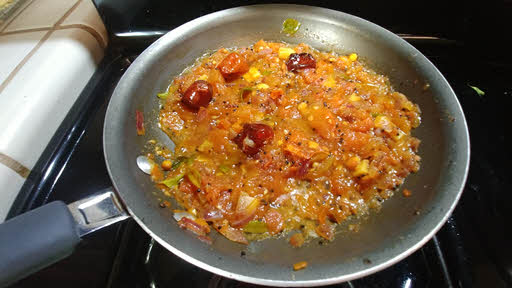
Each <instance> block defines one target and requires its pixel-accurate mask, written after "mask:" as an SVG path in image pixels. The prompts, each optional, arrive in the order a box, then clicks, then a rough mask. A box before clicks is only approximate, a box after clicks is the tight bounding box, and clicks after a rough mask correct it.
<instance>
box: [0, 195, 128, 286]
mask: <svg viewBox="0 0 512 288" xmlns="http://www.w3.org/2000/svg"><path fill="white" fill-rule="evenodd" d="M128 217H129V216H128V215H127V213H126V212H125V211H124V209H123V207H122V206H121V204H120V203H119V201H118V200H117V198H116V195H115V194H114V192H112V190H111V189H108V190H106V191H102V192H100V193H97V194H95V195H93V196H91V197H89V198H87V199H83V200H80V201H77V202H74V203H72V204H70V205H69V206H67V205H66V204H64V203H63V202H61V201H56V202H51V203H49V204H46V205H44V206H41V207H39V208H37V209H34V210H31V211H29V212H27V213H25V214H22V215H20V216H17V217H15V218H12V219H9V220H7V221H6V222H4V223H2V224H0V287H4V286H7V285H9V284H12V283H14V282H15V281H17V280H19V279H22V278H23V277H25V276H28V275H30V274H32V273H34V272H37V271H39V270H41V269H43V268H44V267H47V266H49V265H51V264H53V263H55V262H57V261H59V260H61V259H63V258H65V257H67V256H69V255H70V254H71V253H72V252H73V250H74V249H75V247H76V245H77V244H78V243H79V242H80V237H81V236H84V235H86V234H88V233H91V232H93V231H95V230H98V229H101V228H102V227H105V226H108V225H110V224H113V223H115V222H118V221H120V220H123V219H126V218H128Z"/></svg>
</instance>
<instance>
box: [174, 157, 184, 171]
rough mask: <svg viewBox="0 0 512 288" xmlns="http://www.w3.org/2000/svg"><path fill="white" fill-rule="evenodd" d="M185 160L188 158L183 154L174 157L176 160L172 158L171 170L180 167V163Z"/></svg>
mask: <svg viewBox="0 0 512 288" xmlns="http://www.w3.org/2000/svg"><path fill="white" fill-rule="evenodd" d="M187 160H188V158H187V157H185V156H180V157H178V158H176V160H174V162H172V166H171V169H172V170H176V169H178V167H180V165H181V164H183V163H184V162H185V161H187Z"/></svg>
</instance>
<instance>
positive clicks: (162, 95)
mask: <svg viewBox="0 0 512 288" xmlns="http://www.w3.org/2000/svg"><path fill="white" fill-rule="evenodd" d="M156 96H157V97H158V98H160V99H162V100H164V99H167V96H169V92H164V93H158V94H156Z"/></svg>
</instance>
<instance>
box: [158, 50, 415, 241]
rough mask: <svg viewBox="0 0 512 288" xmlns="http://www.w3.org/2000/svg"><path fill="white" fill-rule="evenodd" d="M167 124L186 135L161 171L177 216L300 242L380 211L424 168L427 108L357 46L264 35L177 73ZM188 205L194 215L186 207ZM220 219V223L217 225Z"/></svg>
mask: <svg viewBox="0 0 512 288" xmlns="http://www.w3.org/2000/svg"><path fill="white" fill-rule="evenodd" d="M159 97H160V98H162V99H163V100H162V107H161V111H160V119H159V121H160V125H161V128H162V129H163V131H165V132H166V133H167V134H168V135H169V137H170V138H171V139H172V140H173V141H174V142H175V143H176V148H175V151H174V153H170V152H169V151H168V150H167V151H165V149H164V150H163V152H162V151H159V155H163V156H164V158H166V160H165V161H163V162H162V163H161V165H160V166H156V167H155V168H154V169H153V173H152V177H153V180H154V181H155V182H157V183H158V184H157V185H158V186H159V187H160V188H161V189H162V190H163V191H164V192H165V194H167V195H169V196H172V197H174V198H175V199H176V200H177V201H178V203H180V205H182V206H183V207H184V208H185V209H184V211H181V212H180V211H176V217H175V218H176V219H177V220H178V224H179V225H180V226H181V227H182V228H184V229H187V230H190V231H192V232H194V233H195V234H197V235H198V236H199V237H200V239H203V240H204V241H207V242H208V241H210V240H209V238H208V233H209V232H210V227H213V228H214V229H216V230H218V231H219V232H220V233H221V234H222V235H224V236H226V237H227V238H228V239H230V240H232V241H235V242H239V243H247V242H248V239H249V240H251V239H262V238H266V237H270V236H276V235H280V234H281V233H283V232H287V231H297V232H299V233H296V234H295V235H293V236H292V237H291V238H290V243H291V244H292V245H294V246H301V245H302V244H303V243H304V240H305V239H306V240H307V239H308V238H310V237H316V236H320V237H323V238H325V239H328V240H332V239H333V237H334V227H335V225H336V223H341V222H342V221H343V220H345V219H346V218H347V217H349V216H351V215H362V214H365V213H367V212H368V210H369V209H370V208H378V207H379V205H380V202H381V201H383V199H386V198H389V197H390V196H391V195H392V194H393V191H394V190H395V189H396V188H397V187H398V186H399V185H400V184H402V183H403V181H404V178H405V177H406V176H407V175H408V174H409V173H411V172H415V171H417V170H418V169H419V160H420V157H419V156H418V155H416V154H415V152H416V151H417V149H418V145H419V143H420V141H419V140H418V139H416V138H414V137H412V136H411V130H412V129H413V128H415V127H417V126H418V125H419V124H420V110H419V108H418V106H417V105H415V104H413V103H412V102H411V101H409V100H408V99H407V98H406V96H405V95H403V94H401V93H399V92H397V91H395V90H394V89H393V87H391V85H390V83H389V81H388V78H386V77H385V76H383V75H379V74H377V73H375V72H374V71H372V70H370V69H369V68H368V67H366V66H365V65H364V64H363V63H361V62H360V61H359V60H358V56H357V54H350V55H347V56H340V55H337V54H334V53H323V52H319V51H316V50H314V49H312V48H311V47H309V46H308V45H305V44H300V45H297V46H292V45H288V44H285V43H270V42H265V41H259V42H257V43H255V44H254V45H253V46H252V47H248V48H237V49H231V50H228V49H220V50H218V51H216V52H215V53H213V54H211V55H206V56H204V57H202V58H200V59H199V60H198V61H197V62H196V63H195V64H194V65H193V66H192V67H190V68H188V69H187V70H186V71H185V72H184V73H183V74H182V75H180V76H178V77H176V78H175V79H174V80H173V81H172V84H171V85H170V86H169V89H168V91H166V93H163V94H159ZM185 210H186V211H185ZM210 225H211V226H210Z"/></svg>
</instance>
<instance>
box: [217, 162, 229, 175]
mask: <svg viewBox="0 0 512 288" xmlns="http://www.w3.org/2000/svg"><path fill="white" fill-rule="evenodd" d="M219 171H220V172H222V173H224V174H228V173H229V171H231V168H229V166H228V165H224V164H222V165H219Z"/></svg>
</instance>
